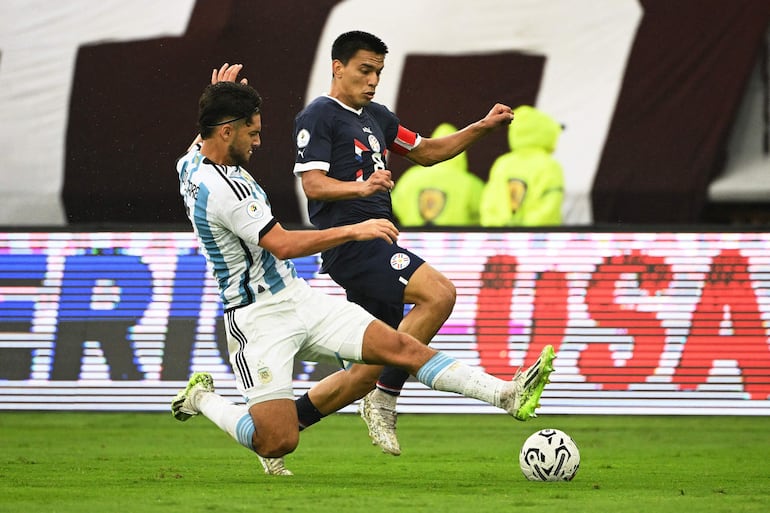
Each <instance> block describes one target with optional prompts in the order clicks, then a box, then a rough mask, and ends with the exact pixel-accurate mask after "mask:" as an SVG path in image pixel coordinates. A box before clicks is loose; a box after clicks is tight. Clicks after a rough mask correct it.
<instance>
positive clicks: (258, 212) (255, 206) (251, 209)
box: [246, 201, 265, 219]
mask: <svg viewBox="0 0 770 513" xmlns="http://www.w3.org/2000/svg"><path fill="white" fill-rule="evenodd" d="M246 212H247V213H248V214H249V217H252V218H254V219H261V218H262V216H263V215H265V211H264V210H262V207H261V206H260V205H259V203H257V202H256V201H250V202H249V204H248V205H246Z"/></svg>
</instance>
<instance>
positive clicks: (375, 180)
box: [361, 169, 394, 197]
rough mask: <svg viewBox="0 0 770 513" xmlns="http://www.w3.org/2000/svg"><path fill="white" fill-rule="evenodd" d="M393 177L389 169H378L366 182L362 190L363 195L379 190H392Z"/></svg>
mask: <svg viewBox="0 0 770 513" xmlns="http://www.w3.org/2000/svg"><path fill="white" fill-rule="evenodd" d="M393 185H394V183H393V178H391V174H390V171H388V170H387V169H378V170H376V171H375V172H374V173H372V174H371V176H370V177H369V178H368V179H367V180H366V181H365V182H364V188H363V190H362V192H361V196H362V197H367V196H371V195H372V194H374V193H377V192H384V191H390V190H392V189H393Z"/></svg>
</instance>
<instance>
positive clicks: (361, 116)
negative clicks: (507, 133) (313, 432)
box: [294, 31, 513, 455]
mask: <svg viewBox="0 0 770 513" xmlns="http://www.w3.org/2000/svg"><path fill="white" fill-rule="evenodd" d="M387 52H388V48H387V46H386V45H385V43H384V42H382V40H380V39H379V38H378V37H376V36H374V35H372V34H369V33H367V32H361V31H352V32H346V33H344V34H342V35H340V36H339V37H338V38H337V39H336V40H335V41H334V44H333V45H332V52H331V53H332V55H331V56H332V66H331V72H332V84H331V90H330V93H329V94H328V95H326V96H321V97H319V98H316V99H315V100H313V101H312V102H311V103H310V104H309V105H308V106H307V107H306V108H305V109H304V110H302V112H300V113H299V114H298V115H297V117H296V119H295V125H294V137H295V139H296V146H297V154H296V161H295V166H294V173H295V175H297V176H299V177H301V181H302V187H303V190H304V191H305V194H306V195H307V198H308V214H309V217H310V221H311V222H312V223H313V225H314V226H316V227H317V228H321V229H325V228H331V227H335V226H343V225H346V224H350V223H356V222H360V221H363V220H366V219H374V218H384V219H390V220H395V216H394V215H393V208H392V205H391V199H390V191H391V189H392V188H393V181H392V177H391V173H390V171H389V170H388V165H387V158H388V154H389V153H391V152H392V153H396V154H399V155H401V156H404V157H406V158H407V159H409V160H410V161H412V162H414V163H415V164H419V165H421V166H430V165H433V164H436V163H438V162H442V161H444V160H448V159H450V158H452V157H455V156H456V155H458V154H460V153H461V152H463V151H465V150H466V149H467V148H468V147H469V146H471V145H472V144H473V143H474V142H476V141H477V140H479V139H480V138H482V137H483V136H484V135H486V134H487V133H489V132H490V131H492V130H494V129H496V128H499V127H501V126H506V125H508V124H509V123H510V122H511V120H512V119H513V114H512V111H511V108H510V107H509V106H507V105H502V104H497V105H495V106H494V107H492V109H491V110H490V111H489V113H488V114H487V115H486V116H485V117H484V118H483V119H481V120H479V121H477V122H475V123H472V124H470V125H468V126H466V127H465V128H464V129H462V130H460V131H458V132H455V133H453V134H451V135H447V136H444V137H439V138H423V137H421V136H420V135H418V134H417V133H415V132H413V131H411V130H409V129H407V128H405V127H404V126H403V125H401V122H400V121H399V119H398V117H396V116H395V115H394V114H393V113H392V112H391V111H390V110H388V108H387V107H385V106H383V105H381V104H378V103H376V102H374V101H373V99H374V95H375V91H376V88H377V85H378V84H379V81H380V74H381V73H382V70H383V68H384V66H385V55H386V54H387ZM322 272H326V273H328V274H329V276H330V277H331V278H332V279H333V280H334V281H335V282H337V283H338V284H339V285H341V286H342V287H343V288H344V289H345V291H346V293H347V297H348V299H349V300H350V301H353V302H354V303H357V304H359V305H361V306H363V307H364V308H365V309H366V310H367V311H369V312H370V313H371V314H373V315H374V316H375V317H377V318H378V319H380V320H382V321H384V322H385V323H386V324H388V325H390V326H391V327H393V328H394V329H398V330H400V331H403V332H405V333H409V334H410V335H412V336H414V337H415V338H417V339H418V340H420V341H421V342H422V343H424V344H428V343H430V341H431V340H432V339H433V337H434V336H435V335H436V333H438V330H439V329H440V328H441V326H442V325H443V324H444V322H445V321H446V320H447V319H448V318H449V315H450V314H451V313H452V309H453V308H454V304H455V299H456V292H455V287H454V285H453V284H452V282H450V281H449V279H447V278H446V277H445V276H444V275H443V274H441V273H440V272H438V271H437V270H436V269H434V268H433V267H431V266H430V265H429V264H428V263H427V262H425V261H424V260H423V259H422V258H420V257H419V256H418V255H416V254H415V253H413V252H411V251H409V250H407V249H405V248H403V247H400V246H399V245H398V244H388V243H387V242H386V241H383V240H378V239H373V240H370V241H360V242H351V243H347V244H344V245H342V246H338V247H334V248H331V249H328V250H326V251H324V252H323V253H322ZM405 304H411V305H413V307H412V308H411V310H410V311H409V313H408V314H407V315H406V316H404V305H405ZM334 376H335V377H334V378H332V379H328V380H326V382H325V383H324V386H327V387H329V388H334V389H335V395H336V398H337V403H336V404H334V405H332V406H333V409H332V410H331V411H336V410H337V409H339V408H341V407H343V406H345V405H346V404H349V403H352V402H353V401H355V400H356V399H359V398H361V397H363V400H362V401H361V403H360V404H359V413H360V414H361V417H362V418H363V419H364V421H365V422H366V424H367V426H368V428H369V436H370V437H371V439H372V442H373V443H375V444H377V445H378V446H380V448H382V450H383V451H384V452H386V453H389V454H393V455H399V454H400V453H401V448H400V445H399V442H398V438H397V437H396V399H397V397H398V395H399V394H400V392H401V389H402V387H403V385H404V383H405V382H406V380H407V378H408V377H409V376H408V374H407V373H406V372H404V371H403V370H402V369H397V368H393V367H386V368H385V369H384V370H383V369H379V368H372V367H365V366H354V368H352V369H351V370H350V371H349V372H345V373H338V374H337V375H334ZM369 391H372V392H371V393H368V392H369ZM364 396H365V397H364ZM313 405H314V398H313V397H312V393H310V394H309V395H308V396H306V397H303V398H302V399H301V400H300V402H299V403H298V407H299V419H300V422H301V423H302V424H303V426H308V425H310V424H312V423H314V422H317V421H318V420H320V418H321V417H322V416H323V415H325V414H328V413H330V411H325V410H323V409H322V408H319V407H318V405H317V404H315V408H313Z"/></svg>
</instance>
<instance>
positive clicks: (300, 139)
mask: <svg viewBox="0 0 770 513" xmlns="http://www.w3.org/2000/svg"><path fill="white" fill-rule="evenodd" d="M309 142H310V132H308V131H307V129H306V128H303V129H302V130H300V131H299V133H298V134H297V148H300V149H302V148H304V147H305V146H307V145H308V143H309Z"/></svg>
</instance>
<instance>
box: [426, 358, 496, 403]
mask: <svg viewBox="0 0 770 513" xmlns="http://www.w3.org/2000/svg"><path fill="white" fill-rule="evenodd" d="M417 379H418V380H420V382H422V383H424V384H426V385H428V386H429V387H431V388H432V389H434V390H442V391H444V392H455V393H457V394H462V395H464V396H465V397H472V398H474V399H479V400H480V401H484V402H486V403H489V404H491V405H493V406H497V407H500V392H501V391H502V389H503V387H504V386H505V384H506V382H505V381H503V380H502V379H499V378H496V377H494V376H492V375H490V374H487V373H486V372H483V371H482V370H480V369H477V368H474V367H470V366H468V365H465V364H464V363H461V362H458V361H457V360H455V359H454V358H452V357H451V356H448V355H446V354H445V353H442V352H438V353H436V354H435V355H434V356H433V358H431V359H430V360H428V361H427V362H426V363H425V365H423V366H422V367H420V369H419V370H418V371H417Z"/></svg>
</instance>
